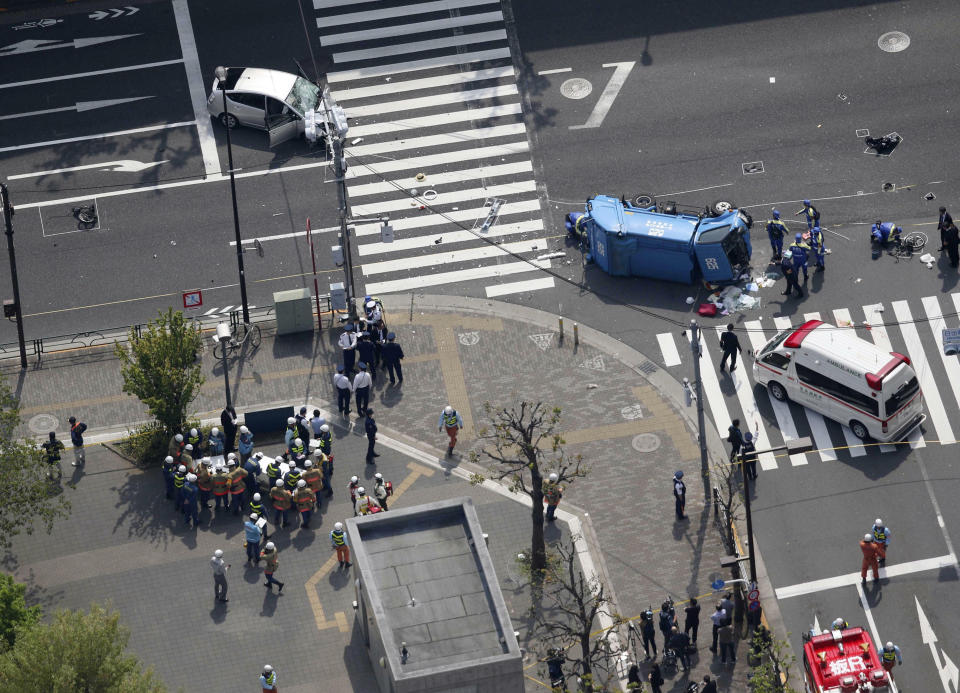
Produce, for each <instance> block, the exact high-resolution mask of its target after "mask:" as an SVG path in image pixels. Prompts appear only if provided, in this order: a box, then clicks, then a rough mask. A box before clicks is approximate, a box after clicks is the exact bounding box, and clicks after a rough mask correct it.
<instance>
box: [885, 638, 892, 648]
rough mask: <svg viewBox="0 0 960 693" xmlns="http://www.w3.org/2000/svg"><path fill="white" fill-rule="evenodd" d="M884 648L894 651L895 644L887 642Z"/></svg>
mask: <svg viewBox="0 0 960 693" xmlns="http://www.w3.org/2000/svg"><path fill="white" fill-rule="evenodd" d="M884 647H885V648H886V649H888V650H892V649H893V643H892V642H890V641H889V640H888V641H887V644H886V645H884Z"/></svg>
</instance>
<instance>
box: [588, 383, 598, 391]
mask: <svg viewBox="0 0 960 693" xmlns="http://www.w3.org/2000/svg"><path fill="white" fill-rule="evenodd" d="M598 387H600V386H599V385H597V384H596V383H587V389H588V390H596V389H597V388H598Z"/></svg>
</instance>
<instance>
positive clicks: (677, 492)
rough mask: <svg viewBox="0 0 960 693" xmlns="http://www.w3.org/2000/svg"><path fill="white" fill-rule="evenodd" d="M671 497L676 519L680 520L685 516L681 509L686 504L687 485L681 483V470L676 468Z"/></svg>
mask: <svg viewBox="0 0 960 693" xmlns="http://www.w3.org/2000/svg"><path fill="white" fill-rule="evenodd" d="M673 498H674V504H675V509H676V513H677V519H678V520H682V519H684V518H685V517H686V515H684V514H683V511H684V508H685V507H686V505H687V485H686V484H685V483H683V471H682V470H678V471H676V472H674V474H673Z"/></svg>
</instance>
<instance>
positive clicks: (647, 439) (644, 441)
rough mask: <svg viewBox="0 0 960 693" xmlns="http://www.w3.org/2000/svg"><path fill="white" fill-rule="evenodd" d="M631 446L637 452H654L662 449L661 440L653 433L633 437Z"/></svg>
mask: <svg viewBox="0 0 960 693" xmlns="http://www.w3.org/2000/svg"><path fill="white" fill-rule="evenodd" d="M631 445H632V446H633V449H634V450H636V451H637V452H653V451H654V450H658V449H659V448H660V438H659V437H658V436H655V435H654V434H652V433H641V434H640V435H638V436H634V437H633V442H632V443H631Z"/></svg>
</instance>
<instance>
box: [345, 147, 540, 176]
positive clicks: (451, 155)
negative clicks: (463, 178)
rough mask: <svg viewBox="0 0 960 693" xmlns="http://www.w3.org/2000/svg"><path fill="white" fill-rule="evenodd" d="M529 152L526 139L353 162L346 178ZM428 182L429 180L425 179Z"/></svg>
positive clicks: (379, 174) (425, 168)
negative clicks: (392, 158)
mask: <svg viewBox="0 0 960 693" xmlns="http://www.w3.org/2000/svg"><path fill="white" fill-rule="evenodd" d="M529 151H530V144H529V142H527V140H526V139H524V140H519V141H514V142H505V143H504V144H492V145H490V146H488V147H475V148H473V149H459V150H457V151H454V152H441V153H439V154H429V155H427V156H417V157H413V158H412V159H394V160H391V161H373V162H371V161H369V160H367V161H364V162H362V163H358V162H354V165H353V166H351V167H350V168H348V169H347V178H361V177H363V176H373V175H377V176H381V175H383V174H386V173H392V172H395V171H405V170H408V169H415V170H416V171H417V172H420V171H427V170H429V169H430V168H432V167H434V166H445V165H448V164H457V163H462V162H464V161H475V160H477V159H501V160H502V159H503V158H504V157H509V156H514V155H517V154H526V153H528V152H529ZM427 180H428V181H429V178H428V179H427Z"/></svg>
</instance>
